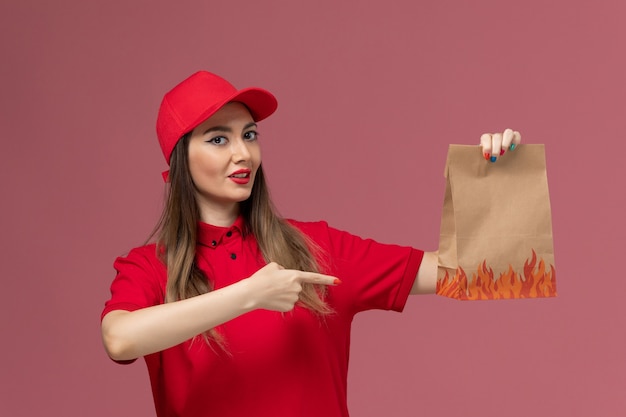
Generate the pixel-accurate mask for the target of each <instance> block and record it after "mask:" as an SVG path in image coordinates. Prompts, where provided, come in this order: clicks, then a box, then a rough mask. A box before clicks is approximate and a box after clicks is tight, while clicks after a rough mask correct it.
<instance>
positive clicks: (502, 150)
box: [500, 148, 505, 156]
mask: <svg viewBox="0 0 626 417" xmlns="http://www.w3.org/2000/svg"><path fill="white" fill-rule="evenodd" d="M504 152H505V151H504V148H502V149H501V150H500V156H502V155H504Z"/></svg>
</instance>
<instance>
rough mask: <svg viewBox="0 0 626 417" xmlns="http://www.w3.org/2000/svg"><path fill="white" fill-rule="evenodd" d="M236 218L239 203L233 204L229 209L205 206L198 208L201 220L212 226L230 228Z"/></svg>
mask: <svg viewBox="0 0 626 417" xmlns="http://www.w3.org/2000/svg"><path fill="white" fill-rule="evenodd" d="M237 216H239V203H233V204H232V205H230V206H229V207H224V206H220V207H215V206H210V205H206V204H202V205H201V206H200V217H201V220H202V221H203V222H204V223H208V224H212V225H213V226H221V227H229V226H232V224H233V223H234V222H235V220H236V219H237Z"/></svg>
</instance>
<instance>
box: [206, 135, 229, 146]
mask: <svg viewBox="0 0 626 417" xmlns="http://www.w3.org/2000/svg"><path fill="white" fill-rule="evenodd" d="M207 142H208V143H212V144H214V145H223V144H225V143H226V138H225V137H224V136H216V137H214V138H211V139H209V140H207Z"/></svg>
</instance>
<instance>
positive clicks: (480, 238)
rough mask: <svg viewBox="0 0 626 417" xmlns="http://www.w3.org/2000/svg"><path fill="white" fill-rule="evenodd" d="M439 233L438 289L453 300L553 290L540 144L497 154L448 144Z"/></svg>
mask: <svg viewBox="0 0 626 417" xmlns="http://www.w3.org/2000/svg"><path fill="white" fill-rule="evenodd" d="M445 176H446V178H447V181H446V194H445V198H444V203H443V212H442V218H441V233H440V240H439V268H438V275H437V291H436V293H437V294H438V295H442V296H446V297H451V298H455V299H459V300H493V299H511V298H538V297H554V296H556V283H555V278H556V277H555V268H554V250H553V243H552V218H551V214H550V196H549V193H548V180H547V176H546V163H545V149H544V145H527V144H523V145H519V146H518V147H517V148H516V149H515V150H513V151H509V152H507V153H506V154H505V155H503V156H502V157H500V158H498V161H497V162H495V163H491V162H488V161H485V159H484V158H483V157H482V155H481V147H480V146H467V145H450V149H449V151H448V160H447V163H446V169H445Z"/></svg>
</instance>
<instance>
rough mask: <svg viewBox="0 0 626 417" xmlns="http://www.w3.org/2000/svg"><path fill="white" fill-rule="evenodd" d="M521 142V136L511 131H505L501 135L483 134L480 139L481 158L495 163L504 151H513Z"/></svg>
mask: <svg viewBox="0 0 626 417" xmlns="http://www.w3.org/2000/svg"><path fill="white" fill-rule="evenodd" d="M521 141H522V135H520V133H519V132H518V131H516V130H512V129H506V130H505V131H504V132H502V133H484V134H483V135H482V136H481V137H480V145H481V146H482V147H483V156H484V157H485V159H486V160H488V161H491V162H496V161H497V160H498V158H499V157H500V156H502V155H504V153H505V152H506V151H512V150H514V149H515V147H516V146H517V145H519V144H520V142H521Z"/></svg>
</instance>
